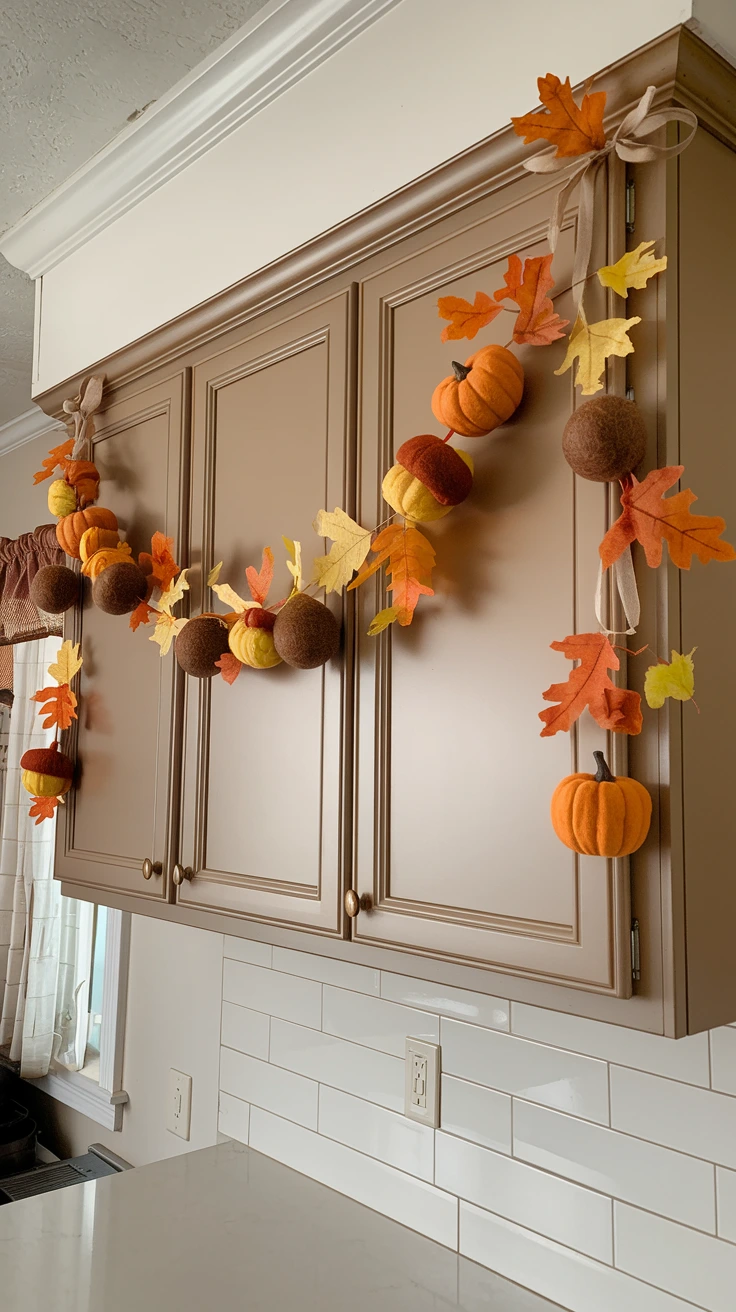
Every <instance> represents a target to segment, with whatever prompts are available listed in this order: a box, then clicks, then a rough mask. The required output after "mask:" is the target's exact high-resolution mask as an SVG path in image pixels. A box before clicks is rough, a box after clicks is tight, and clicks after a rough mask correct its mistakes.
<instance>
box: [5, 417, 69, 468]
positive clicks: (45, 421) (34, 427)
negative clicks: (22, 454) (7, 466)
mask: <svg viewBox="0 0 736 1312" xmlns="http://www.w3.org/2000/svg"><path fill="white" fill-rule="evenodd" d="M57 430H58V431H62V432H63V431H65V429H64V425H63V424H60V423H58V422H57V420H56V419H49V417H48V415H45V414H44V412H43V410H39V408H38V406H37V405H34V406H33V408H32V409H31V410H26V412H25V414H22V415H18V418H17V419H11V420H10V422H9V423H7V424H2V425H0V456H5V455H7V454H8V452H9V451H14V450H15V448H16V447H17V446H24V445H25V443H26V442H32V441H33V439H34V437H40V436H41V434H42V433H53V432H56V431H57Z"/></svg>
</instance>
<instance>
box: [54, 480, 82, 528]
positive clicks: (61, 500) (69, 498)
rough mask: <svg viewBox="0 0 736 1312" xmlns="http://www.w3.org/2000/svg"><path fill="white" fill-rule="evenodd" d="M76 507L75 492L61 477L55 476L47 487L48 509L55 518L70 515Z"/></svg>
mask: <svg viewBox="0 0 736 1312" xmlns="http://www.w3.org/2000/svg"><path fill="white" fill-rule="evenodd" d="M76 508H77V494H76V492H75V491H74V488H73V487H70V486H69V484H68V483H67V482H66V480H65V479H63V478H55V479H54V481H53V483H52V484H51V486H50V487H49V510H50V511H51V514H52V515H56V517H57V519H63V517H64V515H71V514H73V513H74V511H75V510H76Z"/></svg>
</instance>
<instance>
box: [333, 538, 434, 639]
mask: <svg viewBox="0 0 736 1312" xmlns="http://www.w3.org/2000/svg"><path fill="white" fill-rule="evenodd" d="M371 551H372V552H373V553H374V554H375V557H376V559H375V560H373V561H371V563H370V565H364V566H363V568H362V570H361V571H360V573H359V574H358V575H356V577H355V578H354V579H353V581H352V583H350V584H348V592H351V591H352V590H353V588H359V587H360V585H361V583H365V581H366V579H369V578H370V577H371V575H372V574H375V572H376V570H378V569H380V567H381V565H383V564H385V565H386V571H387V573H388V574H390V576H391V582H390V583H389V584H388V591H389V592H392V593H393V601H394V607H395V609H396V616H395V618H396V619H397V620H398V622H399V624H403V625H407V624H411V622H412V619H413V618H414V611H415V610H416V607H417V603H418V602H419V598H420V597H433V596H434V590H433V589H432V588H431V587H430V584H431V582H432V570H433V569H434V563H435V554H434V547H433V546H432V543H431V542H428V541H427V539H426V538H425V536H424V534H423V533H420V532H419V530H418V529H416V528H413V527H411V526H409V525H404V526H403V527H402V526H401V525H399V524H389V526H388V528H385V529H384V530H383V532H382V533H379V534H378V537H377V538H376V540H375V542H374V543H373V546H372V547H371Z"/></svg>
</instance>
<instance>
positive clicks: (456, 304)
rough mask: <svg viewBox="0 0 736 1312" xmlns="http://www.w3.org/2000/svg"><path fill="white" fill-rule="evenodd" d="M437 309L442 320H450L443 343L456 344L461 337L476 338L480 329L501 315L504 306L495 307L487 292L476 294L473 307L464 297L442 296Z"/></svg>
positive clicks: (443, 333) (444, 332)
mask: <svg viewBox="0 0 736 1312" xmlns="http://www.w3.org/2000/svg"><path fill="white" fill-rule="evenodd" d="M437 309H438V311H439V316H440V319H449V320H450V323H449V324H448V326H447V328H443V330H442V341H443V342H454V341H457V340H459V338H461V337H468V338H471V337H475V334H476V333H477V332H478V331H479V329H480V328H485V326H486V324H487V323H491V321H492V320H493V319H495V317H496V315H497V314H500V313H501V309H502V306H500V305H494V303H493V301H492V300H491V298H490V296H488V295H487V294H486V292H476V293H475V300H474V301H473V304H472V305H471V303H470V301H466V300H464V299H463V297H462V296H440V298H439V300H438V302H437Z"/></svg>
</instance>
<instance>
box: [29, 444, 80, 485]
mask: <svg viewBox="0 0 736 1312" xmlns="http://www.w3.org/2000/svg"><path fill="white" fill-rule="evenodd" d="M73 450H74V438H73V437H70V438H67V440H66V442H62V443H61V446H54V447H52V448H51V450H50V451H49V453H48V455H47V456H46V458H45V460H42V461H41V464H42V465H43V468H42V469H39V471H38V473H36V474H34V475H33V482H34V483H43V480H44V479H45V478H52V477H53V475H54V472H55V470H56V469H63V468H64V466H65V465H66V463H67V461H68V460H70V459H71V454H72V451H73Z"/></svg>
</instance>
